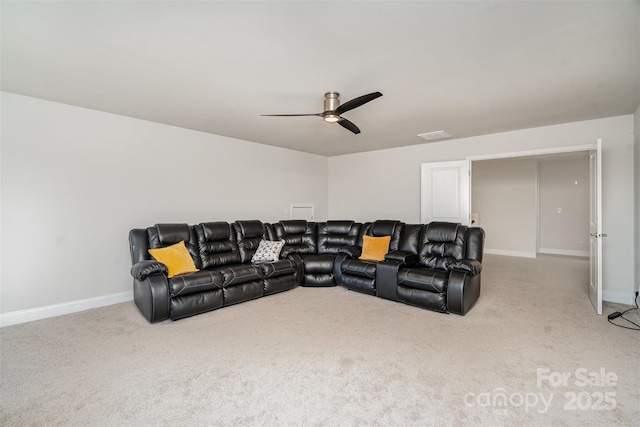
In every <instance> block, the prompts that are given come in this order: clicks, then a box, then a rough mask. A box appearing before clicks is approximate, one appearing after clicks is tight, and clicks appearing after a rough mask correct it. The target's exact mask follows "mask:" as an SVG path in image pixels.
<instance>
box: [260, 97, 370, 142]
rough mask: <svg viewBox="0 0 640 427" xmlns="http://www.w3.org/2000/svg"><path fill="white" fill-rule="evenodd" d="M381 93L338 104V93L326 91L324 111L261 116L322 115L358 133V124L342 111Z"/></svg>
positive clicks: (328, 120)
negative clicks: (343, 115) (348, 118)
mask: <svg viewBox="0 0 640 427" xmlns="http://www.w3.org/2000/svg"><path fill="white" fill-rule="evenodd" d="M381 96H382V94H381V93H380V92H373V93H368V94H366V95H362V96H359V97H357V98H353V99H352V100H350V101H347V102H345V103H344V104H342V105H340V99H339V98H340V94H339V93H338V92H327V93H325V94H324V111H323V112H322V113H311V114H261V115H262V116H268V117H300V116H318V117H322V118H323V119H324V121H325V122H329V123H338V124H339V125H340V126H342V127H343V128H345V129H348V130H350V131H351V132H353V133H355V134H358V133H360V129H358V126H356V125H355V124H353V123H352V122H350V121H349V120H347V119H345V118H344V117H341V116H342V114H343V113H346V112H347V111H349V110H353V109H354V108H358V107H359V106H361V105H363V104H366V103H367V102H369V101H373V100H374V99H376V98H379V97H381Z"/></svg>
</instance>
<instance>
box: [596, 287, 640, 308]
mask: <svg viewBox="0 0 640 427" xmlns="http://www.w3.org/2000/svg"><path fill="white" fill-rule="evenodd" d="M635 297H636V295H635V293H634V292H615V291H604V290H603V291H602V301H607V302H617V303H618V304H625V305H635V304H634V298H635Z"/></svg>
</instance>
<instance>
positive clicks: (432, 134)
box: [418, 130, 451, 141]
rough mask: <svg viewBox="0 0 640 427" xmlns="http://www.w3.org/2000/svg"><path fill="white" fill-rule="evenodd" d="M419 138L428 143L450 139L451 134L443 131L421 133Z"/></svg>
mask: <svg viewBox="0 0 640 427" xmlns="http://www.w3.org/2000/svg"><path fill="white" fill-rule="evenodd" d="M418 136H419V137H420V138H422V139H426V140H427V141H433V140H434V139H442V138H449V137H450V136H451V134H450V133H449V132H445V131H443V130H437V131H435V132H427V133H419V134H418Z"/></svg>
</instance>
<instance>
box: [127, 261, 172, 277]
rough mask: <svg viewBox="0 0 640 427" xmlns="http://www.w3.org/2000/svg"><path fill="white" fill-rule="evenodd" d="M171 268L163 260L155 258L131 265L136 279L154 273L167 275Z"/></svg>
mask: <svg viewBox="0 0 640 427" xmlns="http://www.w3.org/2000/svg"><path fill="white" fill-rule="evenodd" d="M168 272H169V270H168V269H167V266H166V265H164V264H163V263H161V262H158V261H154V260H145V261H140V262H138V263H136V264H134V265H133V267H131V275H132V276H133V278H134V279H136V280H140V281H142V280H145V279H146V278H147V277H149V276H150V275H152V274H156V273H160V274H164V275H165V276H166V275H167V274H168Z"/></svg>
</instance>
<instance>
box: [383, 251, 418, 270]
mask: <svg viewBox="0 0 640 427" xmlns="http://www.w3.org/2000/svg"><path fill="white" fill-rule="evenodd" d="M384 260H385V261H391V262H396V263H398V264H400V265H403V266H406V267H413V266H415V265H416V264H417V263H418V255H417V254H412V253H411V252H406V251H391V252H389V253H387V254H386V255H385V256H384Z"/></svg>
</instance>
